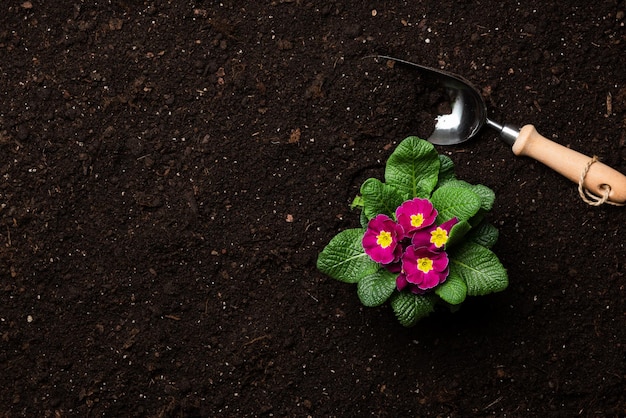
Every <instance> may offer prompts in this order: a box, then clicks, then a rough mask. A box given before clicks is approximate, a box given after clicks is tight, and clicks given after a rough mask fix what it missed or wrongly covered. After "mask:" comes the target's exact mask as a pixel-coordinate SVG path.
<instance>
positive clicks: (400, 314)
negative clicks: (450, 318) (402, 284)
mask: <svg viewBox="0 0 626 418" xmlns="http://www.w3.org/2000/svg"><path fill="white" fill-rule="evenodd" d="M434 307H435V298H434V297H433V296H432V295H415V294H413V293H409V292H396V293H395V294H393V295H392V296H391V308H392V309H393V311H394V312H395V314H396V318H398V321H399V322H400V323H401V324H402V325H404V326H405V327H412V326H414V325H415V324H416V323H417V321H419V320H420V319H422V318H424V317H426V316H428V314H430V313H431V312H432V311H433V310H434Z"/></svg>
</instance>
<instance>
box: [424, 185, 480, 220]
mask: <svg viewBox="0 0 626 418" xmlns="http://www.w3.org/2000/svg"><path fill="white" fill-rule="evenodd" d="M430 200H431V202H432V203H433V205H434V206H435V208H436V209H437V211H438V212H439V215H438V216H437V223H442V222H445V221H447V220H449V219H452V218H454V217H455V216H456V217H457V218H458V219H459V221H467V220H469V219H470V218H471V217H472V216H474V215H475V214H476V213H477V212H478V211H479V210H480V205H481V199H480V196H478V195H477V194H476V193H474V192H473V191H471V190H469V189H467V188H465V187H458V186H455V185H451V184H450V183H448V184H446V185H444V186H442V187H440V188H438V189H437V190H435V192H434V193H433V195H432V197H431V199H430Z"/></svg>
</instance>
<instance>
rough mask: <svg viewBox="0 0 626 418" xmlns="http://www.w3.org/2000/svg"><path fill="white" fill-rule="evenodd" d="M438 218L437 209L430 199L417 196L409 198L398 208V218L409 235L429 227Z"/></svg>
mask: <svg viewBox="0 0 626 418" xmlns="http://www.w3.org/2000/svg"><path fill="white" fill-rule="evenodd" d="M436 218H437V209H435V207H434V206H433V204H432V203H430V200H428V199H420V198H418V197H416V198H415V199H413V200H407V201H406V202H404V203H403V204H401V205H400V206H398V209H396V219H397V220H398V223H399V224H400V225H402V228H404V232H405V233H406V234H407V235H412V234H413V233H415V231H418V230H420V229H424V228H427V227H429V226H430V225H432V224H433V223H434V222H435V219H436Z"/></svg>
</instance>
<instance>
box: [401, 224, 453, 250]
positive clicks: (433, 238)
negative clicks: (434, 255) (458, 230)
mask: <svg viewBox="0 0 626 418" xmlns="http://www.w3.org/2000/svg"><path fill="white" fill-rule="evenodd" d="M457 223H459V220H458V219H457V218H452V219H450V220H449V221H446V222H444V223H442V224H441V225H439V226H437V225H432V226H431V227H430V228H426V229H420V230H419V231H417V232H415V235H413V238H412V240H411V242H412V244H413V245H414V246H415V247H426V248H428V249H429V250H431V251H437V250H442V249H444V248H445V245H446V244H447V242H448V238H450V230H452V227H453V226H454V225H456V224H457Z"/></svg>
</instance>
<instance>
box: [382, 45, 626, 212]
mask: <svg viewBox="0 0 626 418" xmlns="http://www.w3.org/2000/svg"><path fill="white" fill-rule="evenodd" d="M376 58H382V59H387V60H391V61H395V62H398V63H400V64H404V65H408V66H410V67H413V68H415V69H417V70H419V71H420V72H422V73H423V74H426V75H428V76H430V77H431V78H432V79H433V80H435V81H436V82H438V83H439V84H440V85H441V86H442V87H444V88H445V89H446V91H447V94H448V95H449V97H450V102H451V112H450V113H449V114H445V115H439V116H438V117H437V123H436V125H435V130H434V132H433V133H432V135H431V136H430V137H429V138H428V140H429V141H430V142H432V143H433V144H437V145H454V144H459V143H461V142H465V141H467V140H468V139H470V138H472V137H473V136H474V135H476V134H477V133H478V131H479V130H480V129H481V128H482V127H483V125H485V124H486V125H487V126H489V127H491V128H494V129H495V130H497V131H498V133H499V134H500V137H501V138H502V140H503V141H504V142H506V143H507V144H509V145H511V146H512V147H513V148H512V149H513V153H514V154H515V155H517V156H527V157H531V158H533V159H535V160H537V161H539V162H541V163H543V164H545V165H547V166H548V167H550V168H552V169H553V170H555V171H557V172H558V173H560V174H562V175H563V176H565V177H567V178H568V179H570V180H572V181H573V182H575V183H579V182H580V180H581V176H583V177H584V181H583V182H582V187H584V188H585V189H586V190H588V191H589V192H591V193H593V194H594V195H595V196H604V195H605V194H606V193H607V192H608V199H609V201H610V202H613V203H616V204H622V203H625V202H626V176H624V175H623V174H622V173H620V172H619V171H617V170H615V169H613V168H611V167H609V166H607V165H605V164H603V163H601V162H594V163H592V164H591V165H589V164H590V161H591V158H590V157H588V156H586V155H584V154H581V153H579V152H577V151H574V150H572V149H570V148H567V147H564V146H563V145H559V144H557V143H555V142H552V141H550V140H549V139H547V138H545V137H543V136H542V135H540V134H539V133H538V132H537V130H536V129H535V127H534V126H533V125H525V126H523V127H522V128H521V129H517V128H516V127H514V126H511V125H501V124H499V123H496V122H494V121H492V120H491V119H489V118H488V117H487V105H486V104H485V101H484V100H483V98H482V96H481V94H480V93H479V92H478V90H476V88H475V87H474V86H472V84H471V83H470V82H469V81H467V80H465V79H464V78H462V77H460V76H458V75H455V74H451V73H447V72H445V71H441V70H436V69H434V68H430V67H425V66H423V65H419V64H415V63H412V62H409V61H405V60H402V59H398V58H393V57H389V56H385V55H377V56H376Z"/></svg>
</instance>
